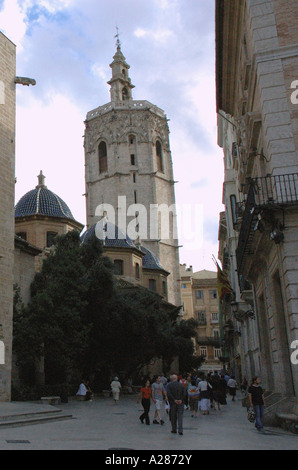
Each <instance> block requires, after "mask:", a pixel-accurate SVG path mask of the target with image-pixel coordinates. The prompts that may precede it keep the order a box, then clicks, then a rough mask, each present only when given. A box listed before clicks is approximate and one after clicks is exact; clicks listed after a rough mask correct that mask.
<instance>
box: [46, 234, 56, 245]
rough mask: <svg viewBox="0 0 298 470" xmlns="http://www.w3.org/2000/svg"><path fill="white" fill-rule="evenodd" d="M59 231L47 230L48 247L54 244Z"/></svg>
mask: <svg viewBox="0 0 298 470" xmlns="http://www.w3.org/2000/svg"><path fill="white" fill-rule="evenodd" d="M57 235H58V233H57V232H47V247H48V248H50V247H51V246H53V245H54V241H55V237H57Z"/></svg>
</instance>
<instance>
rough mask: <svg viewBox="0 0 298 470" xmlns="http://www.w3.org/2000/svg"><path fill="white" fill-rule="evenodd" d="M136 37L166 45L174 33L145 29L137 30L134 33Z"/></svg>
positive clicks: (166, 30)
mask: <svg viewBox="0 0 298 470" xmlns="http://www.w3.org/2000/svg"><path fill="white" fill-rule="evenodd" d="M134 35H135V36H136V37H137V38H144V37H149V39H153V40H154V41H155V42H157V43H165V42H167V41H168V39H169V38H170V37H171V36H173V35H174V33H173V31H171V30H169V29H162V28H161V29H156V30H153V29H147V30H146V29H143V28H137V29H136V30H135V31H134Z"/></svg>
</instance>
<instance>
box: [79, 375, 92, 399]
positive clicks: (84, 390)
mask: <svg viewBox="0 0 298 470" xmlns="http://www.w3.org/2000/svg"><path fill="white" fill-rule="evenodd" d="M76 396H77V397H78V398H79V399H80V400H85V401H92V400H91V397H92V390H91V389H90V387H89V383H88V381H87V380H86V379H83V380H82V382H81V384H80V386H79V390H78V391H77V393H76Z"/></svg>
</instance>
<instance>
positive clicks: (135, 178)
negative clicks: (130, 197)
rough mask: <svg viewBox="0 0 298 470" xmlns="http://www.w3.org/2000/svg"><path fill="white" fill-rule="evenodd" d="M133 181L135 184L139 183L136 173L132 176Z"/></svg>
mask: <svg viewBox="0 0 298 470" xmlns="http://www.w3.org/2000/svg"><path fill="white" fill-rule="evenodd" d="M132 180H133V182H134V183H136V182H137V175H136V173H133V174H132Z"/></svg>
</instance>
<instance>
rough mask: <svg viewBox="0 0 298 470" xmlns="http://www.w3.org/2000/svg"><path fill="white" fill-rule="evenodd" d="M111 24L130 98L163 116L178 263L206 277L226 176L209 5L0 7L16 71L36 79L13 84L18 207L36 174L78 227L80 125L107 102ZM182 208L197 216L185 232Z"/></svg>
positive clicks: (22, 1)
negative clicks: (144, 102) (148, 104)
mask: <svg viewBox="0 0 298 470" xmlns="http://www.w3.org/2000/svg"><path fill="white" fill-rule="evenodd" d="M116 26H117V27H118V28H119V37H120V41H121V49H122V52H123V54H124V56H125V57H126V61H127V63H128V64H129V65H130V72H129V74H130V78H131V80H132V83H133V84H134V85H135V88H134V89H133V99H134V100H147V101H150V102H151V103H153V104H154V105H156V106H158V107H159V108H161V109H163V110H164V112H165V114H166V115H167V118H168V119H169V123H168V124H169V128H170V147H171V153H172V160H173V166H174V179H175V181H177V183H176V185H175V191H176V193H175V194H176V203H177V207H178V209H179V208H180V209H182V215H181V216H179V217H180V218H178V233H179V245H180V246H181V248H180V263H181V264H183V263H186V264H187V265H188V266H190V265H191V266H193V269H194V271H199V270H201V269H208V270H213V271H214V270H215V265H214V263H213V261H212V255H215V256H216V257H217V254H218V239H217V238H218V224H219V213H220V211H222V210H223V206H222V184H223V178H224V169H223V154H222V150H221V149H220V148H219V147H218V145H217V116H216V99H215V6H214V0H41V1H36V0H19V1H18V0H0V30H1V31H2V32H3V33H4V34H5V35H6V36H7V37H8V38H9V39H10V40H11V41H12V42H13V43H14V44H16V51H17V64H16V66H17V72H16V74H17V76H22V77H30V78H34V79H35V80H36V86H30V87H26V86H22V85H17V95H16V97H17V107H16V178H17V183H16V202H18V200H19V199H20V198H21V197H22V196H23V195H24V194H25V193H26V192H27V191H30V190H31V189H33V188H35V186H36V185H37V175H38V174H39V172H40V170H42V171H43V174H44V175H45V176H46V180H45V184H46V185H47V187H48V188H49V189H50V190H51V191H53V192H54V193H56V194H58V195H59V196H60V197H61V198H62V199H63V200H64V201H65V202H66V203H67V204H68V206H69V207H70V209H71V211H72V213H73V215H74V218H75V219H76V220H78V221H79V222H81V223H83V224H85V223H86V209H85V198H84V196H83V194H84V193H85V179H84V171H85V169H84V148H83V135H84V120H85V118H86V114H87V112H88V111H90V110H92V109H95V108H97V107H98V106H101V105H104V104H106V103H108V102H109V101H110V91H109V85H108V84H107V81H108V80H109V79H110V78H111V69H110V67H109V64H110V63H111V62H112V60H113V55H114V54H115V52H116V38H115V34H116ZM184 210H189V211H190V213H191V214H198V215H197V217H195V216H194V217H193V219H195V221H194V222H193V225H192V226H191V227H189V229H187V228H186V225H187V224H186V223H185V220H184V219H185V218H184V219H183V211H184ZM178 213H179V210H178ZM182 219H183V220H182ZM188 225H189V224H188ZM195 231H196V232H200V233H199V234H197V235H190V234H191V233H192V232H195Z"/></svg>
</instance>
